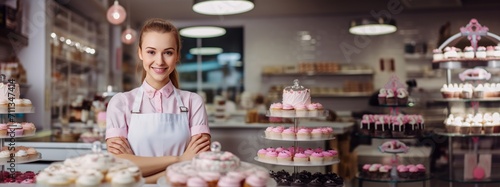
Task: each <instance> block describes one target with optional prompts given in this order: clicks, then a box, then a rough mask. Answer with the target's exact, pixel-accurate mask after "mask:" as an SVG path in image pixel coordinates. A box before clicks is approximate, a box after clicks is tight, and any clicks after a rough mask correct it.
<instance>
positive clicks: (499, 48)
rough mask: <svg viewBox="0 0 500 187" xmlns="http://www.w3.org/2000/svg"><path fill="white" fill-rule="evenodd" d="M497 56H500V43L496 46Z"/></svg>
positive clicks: (495, 54)
mask: <svg viewBox="0 0 500 187" xmlns="http://www.w3.org/2000/svg"><path fill="white" fill-rule="evenodd" d="M494 56H495V58H500V45H497V46H495V53H494Z"/></svg>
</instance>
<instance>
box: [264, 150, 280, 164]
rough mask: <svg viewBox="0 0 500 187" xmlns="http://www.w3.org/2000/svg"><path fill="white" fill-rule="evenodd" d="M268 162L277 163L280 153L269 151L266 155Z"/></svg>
mask: <svg viewBox="0 0 500 187" xmlns="http://www.w3.org/2000/svg"><path fill="white" fill-rule="evenodd" d="M266 158H267V159H266V160H267V161H268V162H271V163H276V162H277V161H278V160H277V158H278V153H276V152H274V151H269V152H267V153H266Z"/></svg>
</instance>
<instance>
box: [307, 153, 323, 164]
mask: <svg viewBox="0 0 500 187" xmlns="http://www.w3.org/2000/svg"><path fill="white" fill-rule="evenodd" d="M324 159H325V158H324V156H323V153H316V152H315V153H313V154H311V156H310V157H309V160H311V164H323V160H324Z"/></svg>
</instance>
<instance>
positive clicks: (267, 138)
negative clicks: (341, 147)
mask: <svg viewBox="0 0 500 187" xmlns="http://www.w3.org/2000/svg"><path fill="white" fill-rule="evenodd" d="M261 138H264V139H266V140H275V141H284V142H287V141H288V142H314V141H325V140H334V139H335V137H334V136H332V137H328V138H319V139H309V140H299V139H297V138H295V139H293V140H287V139H277V138H270V137H266V135H262V136H261Z"/></svg>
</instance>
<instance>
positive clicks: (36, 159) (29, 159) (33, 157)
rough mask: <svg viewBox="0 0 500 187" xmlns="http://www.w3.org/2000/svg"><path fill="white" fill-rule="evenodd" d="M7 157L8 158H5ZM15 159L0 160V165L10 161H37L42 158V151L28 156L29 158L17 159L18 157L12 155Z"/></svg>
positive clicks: (17, 162)
mask: <svg viewBox="0 0 500 187" xmlns="http://www.w3.org/2000/svg"><path fill="white" fill-rule="evenodd" d="M7 159H9V158H7ZM14 159H15V161H14V162H10V161H0V165H10V164H12V163H15V164H22V163H30V162H35V161H39V160H41V159H42V153H40V152H38V153H37V154H36V155H32V156H30V157H29V158H25V159H23V160H19V159H18V158H16V157H14Z"/></svg>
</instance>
